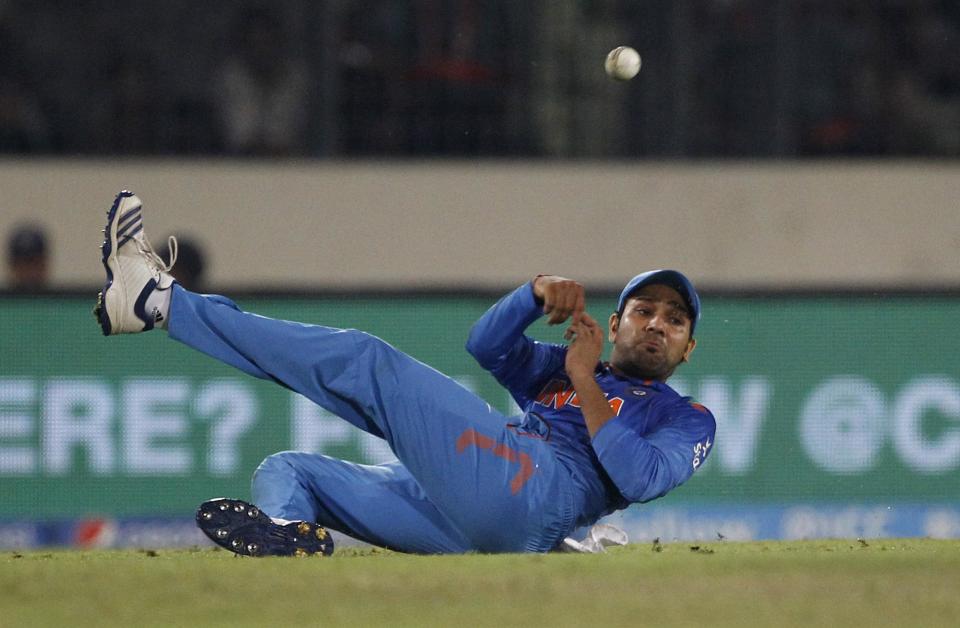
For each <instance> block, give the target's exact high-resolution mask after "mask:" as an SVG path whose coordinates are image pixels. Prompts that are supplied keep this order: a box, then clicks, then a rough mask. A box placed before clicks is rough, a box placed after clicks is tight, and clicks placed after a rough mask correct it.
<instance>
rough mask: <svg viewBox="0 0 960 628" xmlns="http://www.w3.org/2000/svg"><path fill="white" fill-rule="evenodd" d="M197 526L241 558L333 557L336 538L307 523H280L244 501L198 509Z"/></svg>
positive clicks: (215, 501) (220, 502) (213, 502)
mask: <svg viewBox="0 0 960 628" xmlns="http://www.w3.org/2000/svg"><path fill="white" fill-rule="evenodd" d="M197 526H198V527H199V528H200V529H201V530H202V531H203V533H204V534H206V535H207V537H209V538H210V540H211V541H213V542H214V543H216V544H217V545H219V546H220V547H222V548H224V549H228V550H230V551H231V552H234V553H235V554H239V555H241V556H329V555H330V554H332V553H333V539H332V538H331V537H330V534H329V533H328V532H327V531H326V529H324V528H323V527H321V526H319V525H317V524H316V523H310V522H307V521H291V522H290V523H287V524H283V525H281V524H278V523H274V521H273V520H272V519H271V518H270V517H268V516H267V515H265V514H263V512H262V511H261V510H260V509H259V508H257V507H256V506H254V505H253V504H249V503H247V502H245V501H243V500H240V499H227V498H218V499H211V500H209V501H205V502H203V503H202V504H200V507H199V508H197Z"/></svg>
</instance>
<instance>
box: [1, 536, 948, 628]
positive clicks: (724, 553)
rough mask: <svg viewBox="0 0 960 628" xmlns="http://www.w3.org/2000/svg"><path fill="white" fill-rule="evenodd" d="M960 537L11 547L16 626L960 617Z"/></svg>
mask: <svg viewBox="0 0 960 628" xmlns="http://www.w3.org/2000/svg"><path fill="white" fill-rule="evenodd" d="M958 618H960V542H958V541H933V540H919V539H907V540H903V539H894V540H870V541H866V542H864V541H856V540H855V541H810V542H783V543H766V542H757V543H729V542H716V543H708V544H693V543H671V544H665V545H660V544H644V545H639V544H638V545H630V546H628V547H625V548H616V549H615V550H611V551H609V552H608V553H607V554H603V555H571V554H549V555H466V556H432V557H428V556H406V555H402V554H395V553H391V552H386V551H379V550H356V549H355V550H351V549H346V550H344V551H339V552H338V553H337V554H336V555H334V556H333V557H330V558H316V557H311V558H301V559H294V558H289V559H288V558H266V559H253V558H240V557H235V556H233V555H232V554H229V553H228V552H224V551H219V550H213V549H197V550H192V551H191V550H177V551H174V550H169V551H163V550H158V551H143V550H140V551H132V550H129V551H106V550H104V551H82V552H81V551H53V552H49V551H47V552H44V551H39V552H4V553H2V554H0V625H2V626H44V625H50V626H76V625H89V626H93V625H97V626H146V625H151V626H187V625H189V626H208V625H210V626H212V625H230V626H238V625H250V626H273V625H283V624H288V625H294V624H299V625H323V626H341V625H342V626H348V625H349V626H499V627H504V626H588V625H597V626H866V625H870V626H956V625H958Z"/></svg>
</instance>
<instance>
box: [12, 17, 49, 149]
mask: <svg viewBox="0 0 960 628" xmlns="http://www.w3.org/2000/svg"><path fill="white" fill-rule="evenodd" d="M27 67H28V64H27V62H26V59H25V57H24V56H23V55H22V54H21V52H20V50H19V48H18V47H17V46H15V45H14V42H13V38H12V37H11V36H10V32H9V30H8V29H7V28H4V27H3V25H2V24H0V153H36V152H42V151H45V150H49V149H50V148H51V146H50V128H49V125H48V124H47V119H46V116H45V115H44V114H43V110H42V108H41V105H40V98H39V97H38V95H37V93H36V90H34V89H33V87H32V86H31V84H30V83H31V81H30V77H29V74H28V70H27Z"/></svg>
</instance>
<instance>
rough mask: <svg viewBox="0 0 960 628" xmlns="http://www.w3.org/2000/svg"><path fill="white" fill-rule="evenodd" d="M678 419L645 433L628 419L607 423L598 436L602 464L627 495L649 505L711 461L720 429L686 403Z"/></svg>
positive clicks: (702, 411)
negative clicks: (714, 441) (649, 502)
mask: <svg viewBox="0 0 960 628" xmlns="http://www.w3.org/2000/svg"><path fill="white" fill-rule="evenodd" d="M667 410H668V411H670V412H671V413H673V412H674V411H676V414H675V415H674V416H671V417H670V418H669V419H667V420H666V421H664V422H663V423H661V424H660V425H658V426H657V427H656V428H655V429H654V430H652V431H651V432H649V433H646V434H640V433H638V432H637V431H636V430H635V429H634V427H633V426H632V425H631V424H630V421H629V419H628V417H616V418H614V419H611V420H610V421H608V422H607V423H606V424H605V425H604V426H603V427H601V428H600V430H599V431H598V432H597V433H596V434H595V435H594V437H593V449H594V451H595V452H596V453H597V457H598V458H599V459H600V464H601V465H603V468H604V469H605V470H606V472H607V475H609V476H610V479H611V480H613V483H614V484H616V486H617V488H618V489H619V490H620V493H621V494H622V495H623V497H624V498H625V499H627V500H629V501H631V502H648V501H650V500H651V499H656V498H658V497H662V496H663V495H666V494H667V493H668V492H669V491H670V490H672V489H674V488H676V487H677V486H679V485H681V484H683V483H684V482H686V481H687V480H688V479H690V476H691V475H693V472H694V471H696V470H697V469H698V468H699V467H700V466H701V465H702V464H703V462H704V460H706V457H707V454H709V453H710V451H711V450H712V447H713V439H714V436H715V435H716V431H717V426H716V422H715V420H714V418H713V415H712V414H710V411H709V410H707V409H706V408H704V407H703V406H701V405H700V404H692V403H690V402H689V401H688V400H686V399H685V400H683V401H682V406H681V407H679V408H677V406H672V407H670V408H668V409H667Z"/></svg>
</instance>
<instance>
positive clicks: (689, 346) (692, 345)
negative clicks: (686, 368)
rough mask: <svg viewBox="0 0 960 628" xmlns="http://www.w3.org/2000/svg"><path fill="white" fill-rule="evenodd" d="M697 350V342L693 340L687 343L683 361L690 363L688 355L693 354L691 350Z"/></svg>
mask: <svg viewBox="0 0 960 628" xmlns="http://www.w3.org/2000/svg"><path fill="white" fill-rule="evenodd" d="M696 348H697V341H696V340H694V339H693V338H691V339H690V341H689V342H688V343H687V350H686V351H684V352H683V361H684V362H689V361H690V354H691V353H693V350H694V349H696Z"/></svg>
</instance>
